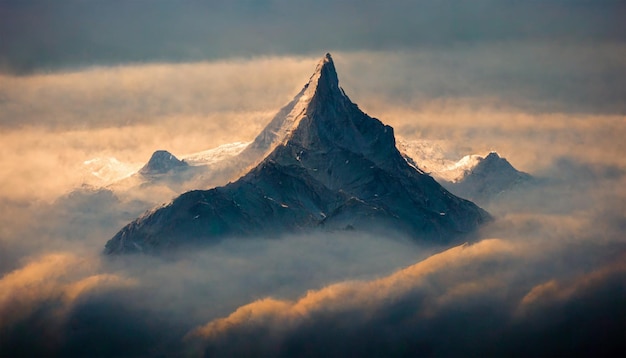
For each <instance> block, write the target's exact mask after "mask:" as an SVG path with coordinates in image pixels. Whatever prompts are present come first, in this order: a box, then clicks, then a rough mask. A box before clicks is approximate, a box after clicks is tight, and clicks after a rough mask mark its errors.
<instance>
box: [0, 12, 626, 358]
mask: <svg viewBox="0 0 626 358" xmlns="http://www.w3.org/2000/svg"><path fill="white" fill-rule="evenodd" d="M372 6H373V5H372ZM603 46H604V45H602V46H599V47H598V48H595V49H594V48H589V47H580V46H579V45H575V46H574V45H572V46H570V47H567V46H565V47H560V48H559V49H569V50H568V51H570V52H567V51H565V52H563V53H560V54H558V55H557V54H556V53H555V50H551V49H550V48H547V47H544V46H536V45H533V46H530V45H528V46H527V47H525V48H522V49H518V50H515V48H513V47H510V46H507V45H503V44H498V45H493V44H492V45H490V46H486V45H485V47H481V46H478V47H471V48H470V47H462V46H461V47H458V48H455V49H434V50H432V51H430V52H419V51H406V52H399V53H394V54H384V53H374V52H358V53H355V52H343V53H338V54H337V55H335V58H336V62H337V67H338V70H339V76H340V81H341V84H342V86H343V87H344V89H345V90H346V92H347V93H348V95H349V96H350V97H351V98H352V99H353V100H354V101H355V102H357V103H358V104H359V105H360V106H361V107H362V108H364V109H365V110H366V111H367V112H368V113H370V114H372V115H374V116H377V117H379V118H380V119H381V120H383V121H384V122H385V123H389V124H391V125H393V126H394V127H395V128H396V133H397V134H400V135H403V136H405V137H407V138H409V139H438V140H446V141H450V142H451V143H452V144H451V145H452V146H453V147H454V148H453V149H454V150H455V151H457V152H458V153H459V154H467V153H472V152H484V151H486V150H490V149H497V150H498V151H499V152H500V153H501V154H502V155H504V156H506V157H507V159H509V160H510V161H511V163H512V164H513V165H515V166H516V167H518V169H520V170H524V171H527V172H530V173H531V174H533V175H535V176H536V177H537V178H538V179H539V180H538V184H537V185H535V186H533V187H529V188H525V189H524V190H523V191H518V192H511V193H508V194H507V195H505V196H502V197H501V198H499V199H498V200H496V201H495V202H493V203H491V204H490V206H489V207H488V209H489V211H490V212H491V213H492V214H494V216H495V217H496V221H495V222H494V223H493V224H492V225H490V226H488V227H486V228H485V229H484V230H483V231H482V232H481V233H480V234H479V238H480V239H479V240H478V242H476V243H474V244H471V245H463V246H459V247H454V248H450V249H448V250H445V249H443V248H438V249H437V248H424V247H418V246H416V245H414V244H413V243H412V242H410V241H409V240H405V239H403V238H397V237H395V238H389V237H378V236H371V235H362V234H355V235H349V236H346V235H340V234H328V235H311V236H307V237H286V238H280V239H279V238H277V239H275V240H266V241H254V240H242V241H230V242H224V243H221V244H218V245H215V246H213V247H211V248H209V249H207V250H205V251H202V250H197V251H196V252H179V253H172V254H171V255H169V256H166V257H144V256H129V257H120V258H114V259H111V258H105V257H102V256H100V253H101V250H102V248H103V245H104V243H105V242H106V240H107V239H109V238H110V237H111V236H112V235H113V234H114V233H115V232H116V231H117V230H118V229H119V228H120V227H121V226H122V225H124V224H125V223H127V222H128V221H130V220H131V219H132V218H134V217H136V216H137V215H139V214H140V213H141V212H142V211H143V210H145V209H147V208H148V207H147V206H146V205H149V204H147V203H145V202H142V201H138V200H134V199H132V198H129V197H122V196H116V195H120V194H119V193H118V194H114V193H112V192H110V191H107V190H93V189H89V188H83V190H82V191H75V192H72V193H70V194H68V192H69V191H71V190H73V189H75V188H76V187H77V186H80V184H81V183H82V182H84V175H86V174H85V173H84V171H82V170H83V169H84V167H83V164H82V163H83V162H84V161H85V160H88V159H91V158H94V157H100V156H112V157H116V158H118V159H119V160H122V161H124V162H129V163H141V162H145V161H146V160H147V159H148V158H149V156H150V154H151V152H152V151H154V150H156V149H167V150H170V151H172V152H173V153H174V154H177V155H180V154H185V153H189V152H194V151H198V150H204V149H209V148H211V147H214V146H216V145H219V144H222V143H227V142H232V141H237V140H249V139H250V138H252V137H253V136H254V135H255V134H256V132H258V130H259V129H260V128H261V127H262V126H263V125H264V124H265V122H266V121H267V120H268V119H269V118H270V117H271V115H272V114H273V112H274V111H275V110H277V109H278V107H279V106H280V105H282V104H284V103H285V102H287V101H288V100H289V99H290V97H291V96H292V95H293V94H295V93H296V92H297V90H298V89H299V87H300V85H302V84H303V83H305V82H306V79H307V75H308V73H309V72H310V70H312V64H314V63H315V60H314V59H310V58H305V57H286V58H258V59H253V60H245V61H244V60H239V61H235V62H228V61H218V62H198V63H180V64H150V65H128V66H126V65H125V66H119V67H96V68H91V69H83V70H80V71H67V72H57V73H50V74H33V75H28V76H14V75H1V76H2V78H1V79H2V82H0V84H1V86H0V93H1V95H0V127H1V128H2V131H1V132H0V141H1V142H2V143H3V146H2V147H1V148H0V151H1V154H2V155H0V167H2V168H4V169H6V170H3V171H2V172H1V174H0V183H1V185H0V188H2V189H0V211H1V213H2V215H1V216H0V275H1V277H0V333H1V334H0V337H1V338H0V355H2V356H4V355H11V356H16V355H24V356H33V355H63V356H72V355H78V356H81V355H82V356H84V355H87V354H89V355H122V354H125V355H181V354H184V355H193V354H197V355H203V354H206V355H209V356H211V355H241V354H250V355H285V356H294V355H307V354H312V355H342V356H345V355H348V354H350V355H360V356H367V355H371V356H380V355H397V356H415V355H433V356H434V355H437V356H441V355H447V356H459V355H481V356H484V355H497V356H501V355H513V356H516V355H519V356H536V355H567V356H576V355H581V356H589V355H620V353H621V355H623V352H624V351H625V349H626V348H625V347H624V345H623V332H624V331H625V330H626V327H625V326H624V320H623V317H624V316H625V315H626V312H624V310H625V306H624V304H623V302H624V301H625V300H626V288H625V287H624V282H626V266H624V262H625V261H626V256H625V255H626V241H625V239H624V235H623V233H624V232H625V231H626V216H625V214H624V213H626V207H625V206H624V205H625V204H624V203H626V190H625V189H624V188H626V161H625V159H624V157H623V153H624V152H625V151H626V148H624V144H623V138H624V137H625V136H626V126H625V124H626V123H625V122H624V118H623V99H622V98H624V96H620V95H619V94H620V93H621V92H620V91H622V88H626V87H620V84H619V81H620V79H619V78H617V79H616V80H615V81H616V82H607V83H606V86H605V85H604V84H605V82H604V79H605V78H606V77H605V76H609V74H615V73H619V71H623V65H622V64H621V62H619V61H617V58H618V55H619V54H621V53H622V52H623V49H622V47H619V46H617V47H616V48H609V47H603ZM592 50H597V51H596V52H594V51H592ZM557 52H558V51H557ZM542 54H543V55H547V54H549V55H550V56H546V57H545V58H543V60H542V61H543V62H542V64H541V65H540V64H537V63H534V62H532V61H530V60H531V58H533V56H539V55H542ZM539 57H540V58H541V56H539ZM569 58H575V59H576V60H573V61H565V60H566V59H569ZM597 59H600V60H599V61H596V60H597ZM484 61H487V62H484ZM589 63H593V65H588V64H589ZM560 64H565V65H563V66H561V65H560ZM544 65H545V66H544ZM481 72H482V74H481ZM546 76H547V77H546ZM551 76H552V77H551ZM561 79H564V81H562V80H561ZM6 83H9V84H10V86H9V85H6V86H5V85H4V84H6ZM578 83H586V84H593V85H592V86H575V84H578ZM609 92H614V93H609ZM434 253H436V254H435V255H432V254H434Z"/></svg>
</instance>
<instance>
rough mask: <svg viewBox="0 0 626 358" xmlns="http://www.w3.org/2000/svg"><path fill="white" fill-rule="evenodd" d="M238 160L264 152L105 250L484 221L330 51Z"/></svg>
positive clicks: (420, 236) (464, 228)
mask: <svg viewBox="0 0 626 358" xmlns="http://www.w3.org/2000/svg"><path fill="white" fill-rule="evenodd" d="M240 157H241V158H240V160H243V161H245V160H249V161H253V160H254V159H253V158H261V159H260V161H259V160H257V161H258V163H257V164H256V165H253V167H252V168H251V169H250V170H249V171H248V172H247V173H246V174H245V175H243V176H242V177H241V178H239V179H238V180H236V181H234V182H232V183H229V184H227V185H225V186H222V187H217V188H213V189H210V190H195V191H190V192H187V193H184V194H182V195H180V196H179V197H178V198H176V199H174V200H173V201H172V202H171V203H169V204H167V205H165V206H163V207H160V208H158V209H155V210H152V211H150V212H148V213H146V214H145V215H143V216H142V217H140V218H138V219H136V220H135V221H133V222H131V223H130V224H128V225H127V226H126V227H124V228H123V229H122V230H121V231H119V232H118V233H117V234H116V235H115V236H114V237H113V238H112V239H111V240H109V241H108V242H107V244H106V246H105V253H107V254H119V253H129V252H146V253H155V252H160V251H163V250H168V249H170V248H174V247H177V246H179V245H182V244H189V243H210V242H215V241H218V240H221V239H224V238H241V237H276V236H280V235H284V234H288V233H302V232H310V231H312V230H361V231H372V230H377V231H379V232H382V233H384V232H398V233H402V234H405V235H408V236H410V237H411V238H413V239H415V240H418V241H423V242H432V243H441V244H446V243H450V242H452V241H454V240H457V239H458V238H459V236H463V235H465V234H468V233H471V232H472V231H474V230H475V229H476V228H477V227H478V226H479V225H480V224H482V223H484V222H486V221H488V220H489V219H490V216H489V214H488V213H487V212H485V211H484V210H482V209H481V208H479V207H478V206H476V205H475V204H474V203H472V202H470V201H468V200H464V199H461V198H458V197H456V196H454V195H453V194H451V193H450V192H448V191H447V190H446V189H444V188H443V187H442V186H440V185H439V184H438V183H437V182H436V181H435V180H434V179H433V178H431V177H430V176H429V175H426V174H424V173H423V172H421V171H419V169H417V168H416V167H414V166H412V165H410V164H409V163H407V161H406V160H405V159H404V157H403V156H402V155H401V154H400V153H399V152H398V150H397V149H396V146H395V138H394V132H393V129H392V128H391V127H390V126H387V125H384V124H383V123H382V122H380V121H379V120H378V119H375V118H372V117H369V116H368V115H367V114H365V113H363V112H362V111H361V110H360V109H359V108H358V106H357V105H356V104H354V103H352V101H350V99H349V98H348V96H347V95H346V94H345V92H344V91H343V89H342V88H340V87H339V82H338V79H337V73H336V71H335V65H334V63H333V60H332V58H331V56H330V54H326V56H324V57H323V58H322V60H321V61H320V62H319V64H318V65H317V68H316V70H315V72H314V73H313V75H312V76H311V78H310V79H309V82H308V83H307V84H306V85H305V86H304V88H303V89H302V90H301V91H300V93H298V95H296V97H295V98H294V99H293V100H292V101H291V102H290V103H289V104H288V105H287V106H285V107H284V108H282V109H281V110H280V111H279V113H278V114H277V115H276V116H275V117H274V118H273V119H272V120H271V121H270V123H269V124H268V125H267V127H266V128H265V129H264V130H263V131H262V132H261V133H260V134H259V135H258V136H257V138H256V139H255V140H254V141H253V142H252V143H251V144H250V145H249V146H248V147H247V148H246V149H245V150H244V151H243V152H242V153H241V154H240Z"/></svg>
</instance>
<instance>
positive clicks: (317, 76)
mask: <svg viewBox="0 0 626 358" xmlns="http://www.w3.org/2000/svg"><path fill="white" fill-rule="evenodd" d="M315 80H316V81H315ZM320 80H322V81H320ZM314 81H315V82H316V83H315V85H316V87H318V88H319V87H320V85H327V86H330V87H332V88H335V89H338V88H339V79H338V78H337V70H335V63H334V62H333V58H332V57H331V55H330V53H327V54H326V55H324V57H322V59H321V60H320V61H319V62H318V64H317V67H316V68H315V72H314V73H313V75H312V76H311V79H310V80H309V84H308V85H307V87H308V86H309V85H310V84H311V83H312V82H314Z"/></svg>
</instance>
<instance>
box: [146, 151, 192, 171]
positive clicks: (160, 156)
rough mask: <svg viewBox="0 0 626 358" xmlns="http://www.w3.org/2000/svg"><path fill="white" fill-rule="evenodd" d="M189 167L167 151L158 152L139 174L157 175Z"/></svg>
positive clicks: (153, 154)
mask: <svg viewBox="0 0 626 358" xmlns="http://www.w3.org/2000/svg"><path fill="white" fill-rule="evenodd" d="M187 167H189V164H187V163H185V162H184V161H182V160H179V159H178V158H176V157H175V156H174V155H173V154H172V153H170V152H168V151H167V150H157V151H156V152H154V153H152V157H150V160H149V161H148V163H146V165H144V166H143V168H141V169H140V170H139V173H140V174H142V175H157V174H165V173H167V172H170V171H173V170H177V169H184V168H187Z"/></svg>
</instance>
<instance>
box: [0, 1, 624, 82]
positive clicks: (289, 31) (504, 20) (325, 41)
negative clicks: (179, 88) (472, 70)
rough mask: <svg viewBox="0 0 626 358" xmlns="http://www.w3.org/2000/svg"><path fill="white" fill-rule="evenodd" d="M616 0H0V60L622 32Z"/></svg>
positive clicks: (607, 37) (100, 59)
mask: <svg viewBox="0 0 626 358" xmlns="http://www.w3.org/2000/svg"><path fill="white" fill-rule="evenodd" d="M624 11H625V7H624V4H623V2H621V1H541V2H535V1H532V2H528V1H492V0H489V1H488V0H481V1H472V2H458V1H451V0H446V1H420V2H416V1H408V0H406V1H404V0H402V1H393V2H384V3H383V2H379V1H356V0H347V1H339V2H338V1H328V0H325V1H298V2H293V1H282V0H277V1H269V0H268V1H210V2H200V1H185V2H183V3H182V4H181V3H179V2H177V3H173V2H170V1H163V0H158V1H132V2H111V1H77V0H65V1H55V2H49V1H4V2H3V3H2V5H0V17H1V18H2V21H0V38H2V39H3V41H2V42H0V54H1V57H0V64H2V65H3V67H4V69H5V71H9V72H12V73H24V72H30V71H33V70H45V69H50V68H53V69H54V68H67V67H73V66H85V65H93V64H113V63H126V62H143V61H194V60H200V59H216V58H224V57H233V56H251V55H255V56H258V55H266V54H293V53H299V54H311V53H315V54H318V53H322V52H324V51H327V50H343V51H354V50H403V49H404V50H406V49H415V48H419V47H422V46H447V45H451V44H455V43H479V42H492V41H496V42H511V41H548V42H552V43H556V42H564V41H565V42H591V43H593V42H605V41H609V42H611V41H617V42H623V40H624V38H626V26H625V25H624V24H623V21H620V20H621V19H620V13H621V14H623V13H624Z"/></svg>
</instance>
